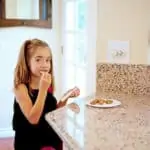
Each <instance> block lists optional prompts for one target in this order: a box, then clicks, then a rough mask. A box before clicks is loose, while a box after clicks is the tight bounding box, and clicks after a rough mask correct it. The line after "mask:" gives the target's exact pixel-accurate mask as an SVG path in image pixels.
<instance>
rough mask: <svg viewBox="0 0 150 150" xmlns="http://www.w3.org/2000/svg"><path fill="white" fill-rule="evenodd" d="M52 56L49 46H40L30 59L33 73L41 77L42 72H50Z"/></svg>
mask: <svg viewBox="0 0 150 150" xmlns="http://www.w3.org/2000/svg"><path fill="white" fill-rule="evenodd" d="M51 58H52V57H51V53H50V49H49V48H48V47H38V48H37V49H36V50H35V52H33V54H32V55H31V56H30V59H29V67H30V71H31V75H32V76H35V77H40V76H41V72H50V70H51Z"/></svg>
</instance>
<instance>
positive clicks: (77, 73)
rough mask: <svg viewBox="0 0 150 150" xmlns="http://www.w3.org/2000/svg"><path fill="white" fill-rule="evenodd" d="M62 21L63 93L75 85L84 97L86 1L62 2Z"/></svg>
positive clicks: (70, 0)
mask: <svg viewBox="0 0 150 150" xmlns="http://www.w3.org/2000/svg"><path fill="white" fill-rule="evenodd" d="M63 20H64V22H63V29H62V30H63V81H64V82H63V91H65V90H68V89H70V88H72V87H74V86H75V85H76V86H78V87H79V88H80V90H81V96H85V95H86V75H87V39H86V38H87V26H86V25H87V0H64V1H63Z"/></svg>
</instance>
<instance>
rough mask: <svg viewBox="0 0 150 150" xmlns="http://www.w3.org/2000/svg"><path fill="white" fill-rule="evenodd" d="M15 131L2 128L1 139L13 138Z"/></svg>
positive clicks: (0, 129)
mask: <svg viewBox="0 0 150 150" xmlns="http://www.w3.org/2000/svg"><path fill="white" fill-rule="evenodd" d="M13 136H14V131H13V129H12V128H0V138H5V137H13Z"/></svg>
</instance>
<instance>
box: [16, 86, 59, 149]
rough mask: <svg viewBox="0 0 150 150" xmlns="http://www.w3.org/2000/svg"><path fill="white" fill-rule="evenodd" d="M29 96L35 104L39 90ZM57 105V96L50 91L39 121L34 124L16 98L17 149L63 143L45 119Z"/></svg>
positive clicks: (33, 91)
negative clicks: (25, 114) (27, 117)
mask: <svg viewBox="0 0 150 150" xmlns="http://www.w3.org/2000/svg"><path fill="white" fill-rule="evenodd" d="M27 88H28V87H27ZM29 96H30V98H31V100H32V103H33V104H34V103H35V101H36V98H37V96H38V90H32V94H29ZM56 107H57V100H56V98H55V97H54V96H53V95H52V94H51V93H49V92H48V93H47V96H46V100H45V105H44V109H43V112H42V115H41V118H40V120H39V123H38V124H36V125H33V124H31V123H30V122H29V121H28V120H27V119H26V117H25V116H24V114H23V113H22V111H21V109H20V107H19V104H18V103H17V102H16V99H15V101H14V114H13V130H15V142H14V145H15V150H19V149H22V150H23V148H24V149H33V150H34V149H35V150H39V149H40V148H41V147H43V146H53V147H54V148H55V147H57V146H58V145H59V144H60V143H61V140H60V138H59V137H58V135H57V134H56V133H55V131H54V130H53V129H52V128H51V127H50V125H49V124H48V123H47V121H46V120H45V114H46V113H48V112H50V111H53V110H55V109H56ZM20 146H21V147H20ZM19 147H20V148H19Z"/></svg>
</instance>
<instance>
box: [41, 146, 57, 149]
mask: <svg viewBox="0 0 150 150" xmlns="http://www.w3.org/2000/svg"><path fill="white" fill-rule="evenodd" d="M41 150H56V149H55V148H53V147H51V146H48V147H43V148H42V149H41Z"/></svg>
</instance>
